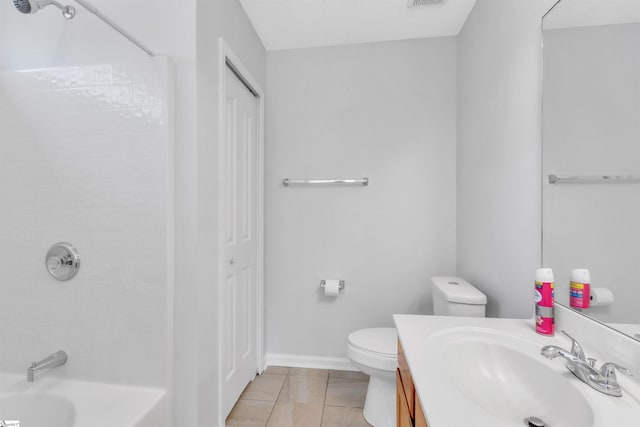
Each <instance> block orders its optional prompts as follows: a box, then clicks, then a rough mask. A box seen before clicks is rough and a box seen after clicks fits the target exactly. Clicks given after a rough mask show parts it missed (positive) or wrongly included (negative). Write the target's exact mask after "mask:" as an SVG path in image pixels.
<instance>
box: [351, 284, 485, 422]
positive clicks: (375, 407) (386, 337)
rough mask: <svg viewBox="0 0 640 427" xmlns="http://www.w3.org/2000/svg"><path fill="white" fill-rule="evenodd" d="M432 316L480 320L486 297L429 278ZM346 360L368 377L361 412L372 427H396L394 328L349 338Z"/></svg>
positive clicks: (473, 289) (472, 289)
mask: <svg viewBox="0 0 640 427" xmlns="http://www.w3.org/2000/svg"><path fill="white" fill-rule="evenodd" d="M431 282H432V284H433V286H432V289H433V314H435V315H438V316H464V317H484V316H485V311H486V305H487V297H486V295H485V294H483V293H482V292H480V291H479V290H478V289H477V288H476V287H474V286H473V285H471V284H470V283H469V282H467V281H465V280H463V279H461V278H459V277H453V276H442V277H432V278H431ZM347 357H349V359H350V360H351V363H352V364H353V365H354V366H355V367H356V368H358V369H359V370H361V371H362V372H364V373H365V374H368V375H369V377H370V378H369V388H367V397H366V399H365V402H364V409H363V411H362V413H363V415H364V418H365V420H367V422H368V423H369V424H371V425H372V426H373V427H394V426H395V425H396V368H397V367H398V334H397V332H396V330H395V329H394V328H370V329H360V330H358V331H355V332H353V333H351V335H349V343H348V345H347Z"/></svg>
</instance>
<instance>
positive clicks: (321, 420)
mask: <svg viewBox="0 0 640 427" xmlns="http://www.w3.org/2000/svg"><path fill="white" fill-rule="evenodd" d="M330 377H331V370H329V373H328V374H327V387H326V388H325V390H324V401H323V402H322V415H321V416H320V425H319V426H318V427H322V422H323V421H324V410H325V408H326V407H327V393H329V378H330Z"/></svg>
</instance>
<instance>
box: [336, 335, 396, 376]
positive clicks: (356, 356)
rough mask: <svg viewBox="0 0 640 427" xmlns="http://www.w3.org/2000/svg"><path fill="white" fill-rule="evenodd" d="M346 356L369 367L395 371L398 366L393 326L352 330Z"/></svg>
mask: <svg viewBox="0 0 640 427" xmlns="http://www.w3.org/2000/svg"><path fill="white" fill-rule="evenodd" d="M347 357H349V359H351V360H352V361H354V362H356V363H359V364H361V365H364V366H367V367H370V368H374V369H379V370H382V371H388V372H395V370H396V368H397V367H398V333H397V332H396V330H395V328H368V329H360V330H358V331H355V332H352V333H351V334H350V335H349V343H348V346H347Z"/></svg>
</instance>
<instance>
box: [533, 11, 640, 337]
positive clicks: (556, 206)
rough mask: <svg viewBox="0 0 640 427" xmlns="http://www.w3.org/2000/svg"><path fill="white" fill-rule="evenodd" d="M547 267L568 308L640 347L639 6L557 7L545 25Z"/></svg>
mask: <svg viewBox="0 0 640 427" xmlns="http://www.w3.org/2000/svg"><path fill="white" fill-rule="evenodd" d="M543 41H544V47H543V76H544V77H543V98H542V99H543V102H542V105H543V107H542V109H543V113H542V180H543V182H542V187H543V189H542V228H543V231H542V262H543V265H544V266H545V267H550V268H552V269H553V271H554V275H555V283H556V285H555V296H556V301H557V302H558V303H560V304H562V305H565V306H567V307H568V306H569V305H570V304H569V280H570V277H569V276H570V272H571V270H572V269H575V268H586V269H588V270H589V272H590V276H591V293H592V294H593V296H594V297H595V300H596V302H595V303H594V302H593V301H591V303H590V308H588V309H583V310H579V309H578V310H579V311H581V312H582V313H583V314H585V315H587V316H589V317H591V318H593V319H596V320H598V321H601V322H603V323H606V324H607V325H609V326H612V327H614V328H615V329H618V330H620V331H621V332H623V333H626V334H628V335H629V336H632V337H634V338H636V339H639V340H640V310H639V309H638V304H640V1H638V0H560V1H559V2H558V3H557V4H556V5H555V7H554V8H553V9H552V10H551V11H550V12H549V13H547V15H546V16H545V17H544V19H543Z"/></svg>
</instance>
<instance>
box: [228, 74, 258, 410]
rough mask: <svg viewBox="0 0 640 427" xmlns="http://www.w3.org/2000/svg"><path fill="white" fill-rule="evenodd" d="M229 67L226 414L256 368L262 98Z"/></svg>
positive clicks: (251, 377) (253, 374) (252, 376)
mask: <svg viewBox="0 0 640 427" xmlns="http://www.w3.org/2000/svg"><path fill="white" fill-rule="evenodd" d="M225 68H226V76H225V85H226V89H225V95H226V99H225V149H224V151H225V153H224V160H225V161H224V171H225V172H224V173H225V175H224V184H223V185H224V197H225V201H224V205H225V207H224V218H223V220H224V232H225V234H224V239H225V240H224V245H223V246H224V248H223V250H224V254H222V255H223V257H224V258H223V260H224V283H223V284H222V286H223V290H222V296H223V310H222V375H223V377H222V381H223V383H222V395H223V396H222V405H223V408H222V409H223V414H224V416H225V417H226V416H227V415H228V414H229V412H230V411H231V409H232V408H233V405H234V404H235V402H236V401H237V400H238V397H240V394H241V393H242V391H243V390H244V388H245V387H246V386H247V384H248V383H249V382H250V381H251V380H252V379H253V378H254V376H255V374H256V370H257V369H256V368H257V351H256V342H257V339H256V333H257V332H256V280H257V276H256V271H257V260H258V257H257V255H258V239H257V236H256V234H257V230H256V228H257V205H258V202H257V200H258V199H257V195H258V192H257V182H258V180H257V175H258V174H257V166H258V165H257V141H258V129H257V125H258V120H257V117H258V108H259V102H258V98H257V97H256V96H255V95H254V94H253V93H252V92H251V91H250V90H249V89H248V87H247V86H245V84H244V83H243V82H242V81H240V79H239V78H238V76H236V74H235V73H234V72H233V71H232V70H231V69H230V68H229V66H227V67H225Z"/></svg>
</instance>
